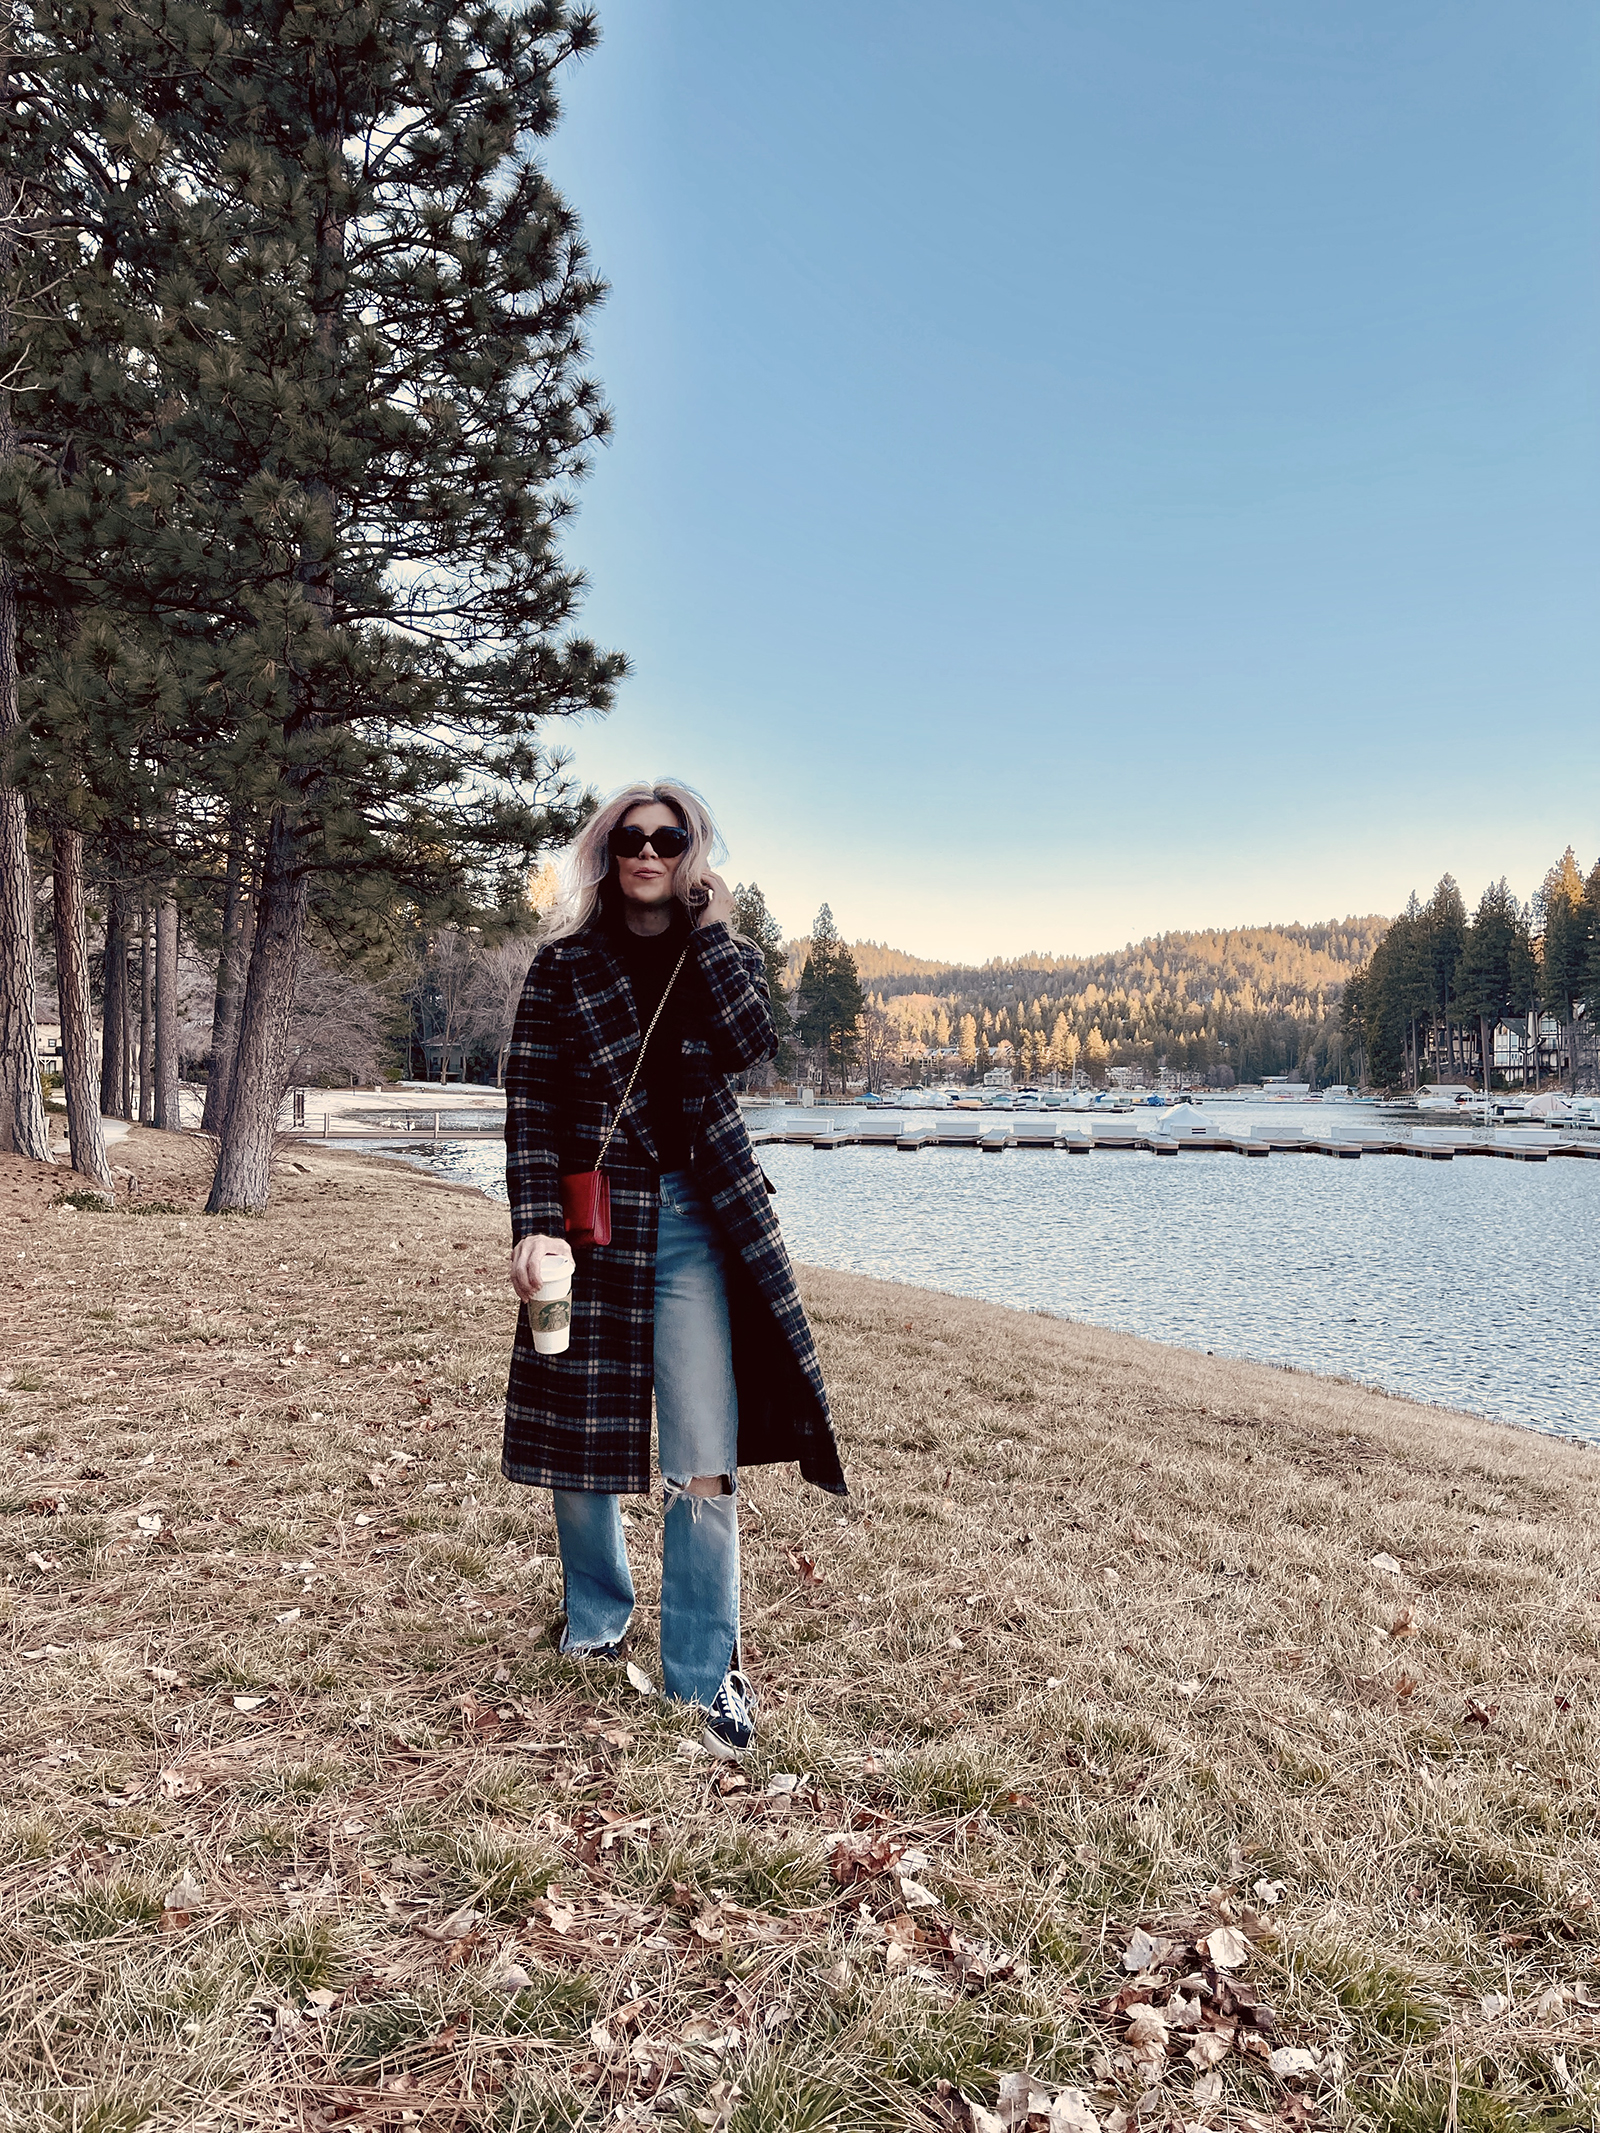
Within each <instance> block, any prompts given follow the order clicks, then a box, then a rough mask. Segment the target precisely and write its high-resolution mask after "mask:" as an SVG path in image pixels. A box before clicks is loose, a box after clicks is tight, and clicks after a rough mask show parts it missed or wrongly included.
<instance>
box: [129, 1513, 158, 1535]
mask: <svg viewBox="0 0 1600 2133" xmlns="http://www.w3.org/2000/svg"><path fill="white" fill-rule="evenodd" d="M134 1524H135V1525H136V1526H137V1527H138V1529H139V1531H140V1532H141V1533H159V1532H160V1531H161V1513H160V1512H159V1511H141V1512H140V1513H139V1516H138V1517H137V1518H136V1519H135V1520H134Z"/></svg>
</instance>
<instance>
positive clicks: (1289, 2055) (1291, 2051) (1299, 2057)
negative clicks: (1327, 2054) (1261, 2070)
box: [1267, 2044, 1322, 2081]
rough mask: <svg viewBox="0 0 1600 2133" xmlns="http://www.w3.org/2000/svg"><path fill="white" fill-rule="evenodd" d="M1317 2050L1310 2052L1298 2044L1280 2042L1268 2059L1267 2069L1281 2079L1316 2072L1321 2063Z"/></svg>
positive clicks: (1284, 2079)
mask: <svg viewBox="0 0 1600 2133" xmlns="http://www.w3.org/2000/svg"><path fill="white" fill-rule="evenodd" d="M1321 2063H1322V2062H1321V2060H1320V2059H1319V2058H1318V2057H1317V2054H1316V2053H1315V2052H1308V2051H1306V2050H1304V2049H1303V2048H1302V2047H1301V2046H1300V2045H1298V2044H1280V2045H1279V2046H1278V2049H1277V2050H1276V2051H1275V2052H1272V2053H1271V2054H1270V2055H1269V2056H1268V2059H1267V2071H1268V2072H1269V2073H1272V2074H1276V2075H1277V2077H1278V2079H1279V2080H1280V2081H1292V2080H1295V2079H1296V2078H1298V2077H1299V2076H1301V2075H1304V2074H1314V2073H1315V2072H1316V2070H1317V2068H1318V2067H1319V2066H1320V2065H1321Z"/></svg>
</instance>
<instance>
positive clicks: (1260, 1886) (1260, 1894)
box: [1250, 1881, 1289, 1911]
mask: <svg viewBox="0 0 1600 2133" xmlns="http://www.w3.org/2000/svg"><path fill="white" fill-rule="evenodd" d="M1288 1886H1289V1884H1288V1882H1287V1881H1257V1882H1255V1883H1254V1884H1253V1885H1252V1887H1251V1890H1250V1893H1251V1895H1252V1896H1253V1897H1254V1898H1255V1899H1256V1901H1257V1903H1259V1904H1260V1905H1261V1907H1262V1909H1263V1910H1268V1911H1270V1910H1271V1908H1272V1906H1273V1905H1274V1904H1276V1903H1282V1901H1283V1894H1284V1890H1285V1889H1287V1888H1288Z"/></svg>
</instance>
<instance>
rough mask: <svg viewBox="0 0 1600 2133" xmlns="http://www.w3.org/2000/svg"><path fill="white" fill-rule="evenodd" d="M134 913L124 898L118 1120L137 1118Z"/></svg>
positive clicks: (120, 980)
mask: <svg viewBox="0 0 1600 2133" xmlns="http://www.w3.org/2000/svg"><path fill="white" fill-rule="evenodd" d="M132 913H133V906H132V905H131V904H130V903H129V902H128V901H127V900H126V898H124V900H123V905H122V955H121V958H120V969H121V975H120V978H119V981H118V982H119V983H120V985H121V988H122V1088H121V1090H120V1092H119V1093H120V1095H121V1097H122V1102H121V1104H120V1105H119V1107H118V1110H117V1116H118V1118H126V1119H132V1118H134V1117H136V1116H137V1113H136V1112H135V1110H134V1108H133V1105H134V1087H133V1079H134V1056H133V1055H134V1049H135V1038H134V1027H133V1009H134V1000H133V984H132V981H131V980H130V978H129V976H128V955H129V951H130V949H131V947H132V940H131V936H130V934H129V931H128V921H129V919H130V918H131V916H132Z"/></svg>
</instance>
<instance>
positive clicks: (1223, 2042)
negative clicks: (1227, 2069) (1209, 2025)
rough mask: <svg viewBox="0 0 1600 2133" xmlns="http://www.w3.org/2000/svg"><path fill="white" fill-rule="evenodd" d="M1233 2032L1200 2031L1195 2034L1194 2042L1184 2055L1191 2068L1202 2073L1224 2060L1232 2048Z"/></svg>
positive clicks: (1227, 2030) (1229, 2030)
mask: <svg viewBox="0 0 1600 2133" xmlns="http://www.w3.org/2000/svg"><path fill="white" fill-rule="evenodd" d="M1233 2038H1234V2032H1233V2031H1232V2030H1231V2029H1202V2030H1197V2031H1196V2033H1195V2039H1194V2042H1193V2043H1192V2044H1191V2045H1190V2046H1189V2049H1188V2050H1187V2051H1186V2052H1185V2053H1184V2055H1183V2056H1184V2057H1185V2058H1186V2059H1187V2060H1188V2062H1189V2064H1190V2065H1191V2066H1197V2067H1199V2068H1200V2069H1201V2071H1202V2072H1204V2071H1205V2069H1206V2068H1207V2067H1212V2066H1216V2065H1217V2064H1218V2062H1219V2061H1221V2060H1223V2059H1226V2058H1227V2056H1228V2053H1229V2052H1230V2051H1231V2050H1232V2048H1233Z"/></svg>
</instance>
